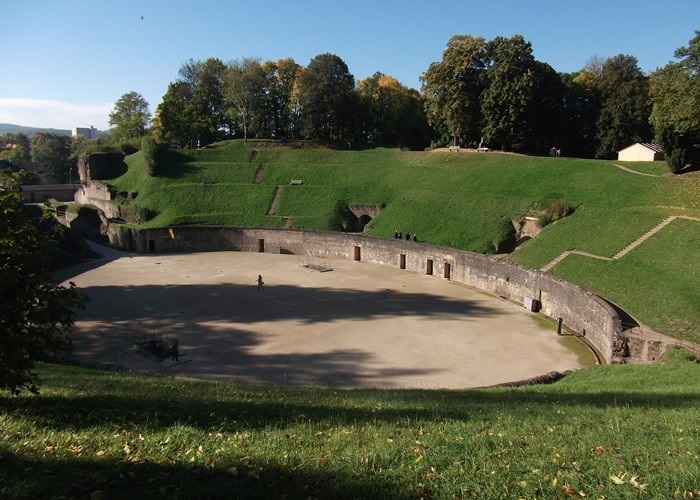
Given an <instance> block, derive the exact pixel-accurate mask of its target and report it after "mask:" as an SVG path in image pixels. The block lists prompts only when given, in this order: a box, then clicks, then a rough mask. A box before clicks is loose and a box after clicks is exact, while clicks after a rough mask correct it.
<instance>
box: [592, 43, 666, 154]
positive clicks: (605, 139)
mask: <svg viewBox="0 0 700 500" xmlns="http://www.w3.org/2000/svg"><path fill="white" fill-rule="evenodd" d="M598 85H599V88H600V95H601V109H600V115H599V117H598V121H597V123H596V128H597V139H598V148H597V150H596V156H597V157H598V158H613V157H614V155H615V154H616V153H617V151H619V150H621V149H623V148H625V147H626V146H629V145H630V144H632V143H633V142H637V141H643V142H648V141H649V140H651V136H652V131H651V127H650V125H649V114H650V112H651V104H650V101H649V80H648V78H647V77H646V76H645V75H644V74H643V73H642V71H641V70H640V69H639V66H638V65H637V59H636V58H635V57H633V56H629V55H623V54H620V55H617V56H615V57H611V58H609V59H607V60H606V61H605V62H604V63H603V67H602V69H601V72H600V78H599V81H598Z"/></svg>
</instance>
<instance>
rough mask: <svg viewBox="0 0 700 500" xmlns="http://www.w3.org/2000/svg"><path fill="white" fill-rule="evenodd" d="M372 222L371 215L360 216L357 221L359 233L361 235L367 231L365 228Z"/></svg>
mask: <svg viewBox="0 0 700 500" xmlns="http://www.w3.org/2000/svg"><path fill="white" fill-rule="evenodd" d="M370 222H372V217H370V216H369V215H367V214H365V215H362V216H360V218H359V219H357V232H358V233H361V232H363V231H364V230H365V226H366V225H367V224H369V223H370Z"/></svg>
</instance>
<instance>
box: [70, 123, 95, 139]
mask: <svg viewBox="0 0 700 500" xmlns="http://www.w3.org/2000/svg"><path fill="white" fill-rule="evenodd" d="M79 135H80V136H83V137H87V138H88V139H97V129H96V128H95V127H93V126H92V125H90V126H89V127H75V128H74V129H73V137H78V136H79Z"/></svg>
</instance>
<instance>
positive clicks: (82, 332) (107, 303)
mask: <svg viewBox="0 0 700 500" xmlns="http://www.w3.org/2000/svg"><path fill="white" fill-rule="evenodd" d="M104 254H105V258H103V259H100V260H99V261H96V262H93V263H90V264H86V265H81V266H76V267H74V268H69V269H66V270H63V271H62V272H61V275H60V278H59V279H61V280H72V281H74V282H75V283H76V284H77V285H78V286H79V287H80V288H81V289H82V290H83V291H84V292H85V293H86V294H87V295H88V296H89V297H90V299H91V300H90V302H89V303H88V305H87V308H86V309H85V310H84V311H79V312H78V318H77V321H76V326H75V328H74V332H73V340H74V344H75V354H76V355H78V356H80V357H81V358H84V359H86V360H88V361H90V362H97V363H107V364H115V365H120V366H122V367H125V368H127V369H130V370H135V371H148V372H154V373H161V374H166V375H173V376H187V377H202V378H209V379H222V380H224V379H225V380H235V381H241V382H253V383H270V384H290V385H291V384H294V385H318V386H332V387H348V388H351V387H376V388H430V389H435V388H466V387H482V386H488V385H494V384H499V383H504V382H512V381H517V380H523V379H528V378H531V377H536V376H539V375H543V374H546V373H548V372H551V371H560V372H563V371H566V370H573V369H576V368H579V367H580V365H579V362H578V360H577V356H576V355H575V354H574V353H573V352H571V351H570V350H568V349H567V348H565V347H564V346H563V344H562V342H561V341H562V338H561V337H559V336H557V334H556V331H554V330H553V329H543V328H542V327H541V326H539V325H538V323H537V322H536V321H535V320H534V319H533V318H532V316H533V315H532V314H531V313H529V312H528V311H526V310H525V309H524V308H522V307H520V306H518V305H517V304H514V303H511V302H508V301H506V300H503V299H500V298H498V297H493V296H491V295H488V294H485V293H482V292H480V291H478V290H474V289H472V288H469V287H466V286H464V285H460V284H456V283H453V282H450V281H448V280H445V279H443V278H439V277H435V276H425V275H420V274H415V273H411V272H407V271H401V270H398V269H392V268H388V267H383V266H378V265H372V264H367V263H361V262H353V261H344V260H316V261H314V263H316V264H326V265H328V266H329V267H332V269H333V270H332V271H328V272H320V271H318V270H313V269H309V268H308V267H304V264H307V263H308V261H307V260H305V258H303V257H299V256H295V255H273V254H262V253H244V252H216V253H195V254H175V255H173V254H165V255H131V254H121V256H120V257H119V258H114V257H117V256H118V255H117V254H116V253H115V252H112V251H109V250H105V251H104ZM258 274H261V275H262V276H263V279H264V281H265V285H264V290H262V291H258V290H257V282H256V280H257V276H258ZM152 331H155V332H157V333H159V334H162V335H163V336H165V337H177V338H178V339H179V343H180V350H181V353H182V354H183V356H184V358H183V359H185V360H189V361H187V362H185V363H179V364H174V365H171V366H168V363H162V364H159V363H158V362H156V361H154V360H152V359H151V358H149V357H148V356H146V355H144V354H143V353H141V352H139V351H137V350H134V349H133V348H132V342H133V335H134V333H139V334H143V333H148V332H152Z"/></svg>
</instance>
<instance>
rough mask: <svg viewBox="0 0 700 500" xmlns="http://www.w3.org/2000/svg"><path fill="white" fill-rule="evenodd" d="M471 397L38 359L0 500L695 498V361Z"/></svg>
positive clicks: (6, 430)
mask: <svg viewBox="0 0 700 500" xmlns="http://www.w3.org/2000/svg"><path fill="white" fill-rule="evenodd" d="M671 354H673V355H674V356H675V357H676V358H675V359H672V360H669V361H668V362H667V363H666V364H664V365H660V366H598V367H590V368H586V369H583V370H580V371H577V372H576V373H573V374H571V375H569V376H567V377H566V378H564V379H563V380H561V381H559V382H557V383H555V384H552V385H546V386H529V387H522V388H494V389H482V390H467V391H423V390H422V391H413V390H404V391H378V390H353V391H342V390H330V389H320V388H295V387H267V386H266V387H260V386H248V385H237V384H228V383H221V382H218V383H217V382H204V381H199V382H198V381H182V380H173V379H165V378H150V377H137V376H129V375H124V374H116V373H110V372H101V371H92V370H86V369H79V368H74V367H65V366H51V365H45V366H43V367H41V370H40V374H41V375H42V377H43V379H44V386H43V389H42V395H41V397H35V396H30V395H25V396H22V397H8V396H5V395H2V396H0V408H1V409H0V461H1V462H0V463H2V467H0V495H2V496H4V497H43V496H45V495H46V494H49V493H50V494H51V495H53V496H55V497H62V496H66V497H70V498H88V497H91V496H93V498H95V497H101V498H124V497H127V496H129V495H139V497H144V496H148V497H150V498H154V497H173V496H177V497H178V498H202V497H215V498H221V497H226V498H229V497H231V496H234V497H235V498H280V497H284V498H406V499H409V498H419V497H424V498H480V499H488V498H574V497H575V498H582V497H583V496H584V495H586V496H587V497H589V498H608V499H613V498H690V496H689V495H690V494H693V495H698V494H700V490H699V488H700V483H698V478H699V477H700V448H699V447H698V443H700V429H699V427H698V420H697V407H698V404H699V403H700V387H699V386H698V384H697V383H696V382H697V380H698V378H699V376H700V365H698V364H697V363H693V362H690V361H687V360H685V359H683V358H681V357H680V356H677V354H676V353H675V352H672V353H671Z"/></svg>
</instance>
